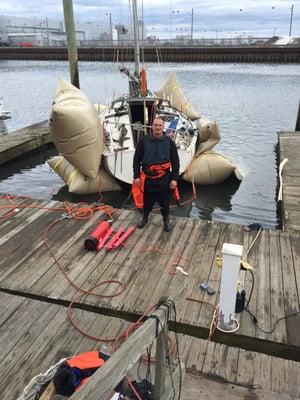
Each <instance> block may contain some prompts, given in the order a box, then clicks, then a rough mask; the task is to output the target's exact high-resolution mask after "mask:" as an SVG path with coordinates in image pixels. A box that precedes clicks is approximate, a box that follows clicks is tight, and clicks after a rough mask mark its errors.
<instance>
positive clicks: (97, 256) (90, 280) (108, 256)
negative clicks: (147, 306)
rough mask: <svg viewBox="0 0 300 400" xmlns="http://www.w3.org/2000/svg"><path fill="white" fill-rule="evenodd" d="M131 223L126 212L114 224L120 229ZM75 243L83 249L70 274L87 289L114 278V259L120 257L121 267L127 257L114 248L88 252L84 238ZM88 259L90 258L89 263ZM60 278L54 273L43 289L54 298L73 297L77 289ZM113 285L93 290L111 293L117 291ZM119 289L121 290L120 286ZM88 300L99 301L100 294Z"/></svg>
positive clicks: (72, 278)
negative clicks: (84, 244)
mask: <svg viewBox="0 0 300 400" xmlns="http://www.w3.org/2000/svg"><path fill="white" fill-rule="evenodd" d="M130 223H131V220H130V219H129V218H128V215H127V213H124V214H123V216H122V217H121V215H120V216H119V218H118V219H117V220H116V222H114V224H113V226H114V227H116V229H118V228H119V226H120V225H122V226H123V227H125V228H127V226H129V225H130ZM75 245H77V247H78V246H79V247H80V248H81V249H82V250H81V251H80V252H79V253H77V256H76V258H75V259H73V260H72V262H71V263H70V268H69V271H68V276H69V278H70V279H71V280H73V281H74V282H76V284H77V285H81V287H84V288H85V290H88V289H90V288H92V287H93V286H95V285H96V284H97V282H99V281H105V280H110V279H114V273H116V268H115V267H114V265H113V261H114V260H115V259H118V264H117V267H119V268H120V266H121V265H122V262H123V259H124V258H125V255H123V252H118V250H112V251H111V252H110V253H106V252H105V249H104V250H102V252H100V253H97V252H88V251H87V250H85V249H84V248H83V238H81V243H80V240H79V242H77V243H75ZM125 252H126V251H125ZM86 260H88V263H87V262H86ZM59 278H60V277H59V276H57V275H54V276H53V278H52V279H51V281H50V282H49V283H48V284H47V285H46V286H45V287H44V289H43V290H44V291H45V293H46V294H47V293H49V295H50V296H51V297H53V298H59V297H60V296H63V297H64V298H70V297H71V298H72V297H73V295H74V294H75V293H76V292H77V289H74V288H70V287H67V288H66V286H65V284H64V282H62V281H61V280H60V279H59ZM113 286H114V287H112V286H108V285H104V286H102V285H101V287H99V288H98V289H96V288H95V290H94V291H93V292H94V293H95V292H96V293H104V294H106V295H110V294H112V292H115V291H116V286H115V285H113ZM117 289H118V290H119V288H117ZM80 302H81V303H84V302H86V299H85V296H82V297H81V299H80ZM88 302H89V303H90V304H95V303H99V302H100V300H99V296H90V297H89V299H88Z"/></svg>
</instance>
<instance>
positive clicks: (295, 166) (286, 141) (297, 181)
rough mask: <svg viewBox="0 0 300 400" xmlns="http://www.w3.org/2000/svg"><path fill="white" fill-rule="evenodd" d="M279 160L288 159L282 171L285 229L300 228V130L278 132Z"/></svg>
mask: <svg viewBox="0 0 300 400" xmlns="http://www.w3.org/2000/svg"><path fill="white" fill-rule="evenodd" d="M278 142H279V162H281V161H283V160H284V159H287V160H288V161H287V162H286V164H285V165H284V167H283V171H282V180H283V187H282V205H281V218H282V228H283V229H284V230H290V229H294V230H298V231H299V230H300V161H299V160H300V132H284V131H281V132H279V133H278Z"/></svg>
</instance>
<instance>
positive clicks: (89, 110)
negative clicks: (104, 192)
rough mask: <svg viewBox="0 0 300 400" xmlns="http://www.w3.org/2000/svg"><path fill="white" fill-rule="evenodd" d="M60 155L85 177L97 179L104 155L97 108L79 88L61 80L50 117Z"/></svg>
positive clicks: (53, 137) (52, 132) (52, 131)
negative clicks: (102, 155) (102, 154)
mask: <svg viewBox="0 0 300 400" xmlns="http://www.w3.org/2000/svg"><path fill="white" fill-rule="evenodd" d="M50 132H51V135H52V139H53V142H54V144H55V146H56V147H57V149H58V151H59V152H60V153H61V154H62V155H63V156H64V157H65V158H66V159H67V160H68V161H69V162H70V163H71V164H72V165H74V167H75V168H77V169H78V170H79V171H80V172H81V173H82V174H83V175H86V176H88V177H90V178H96V176H97V173H98V170H99V166H100V161H101V153H102V145H103V134H102V125H101V122H100V119H99V115H98V113H97V111H96V109H95V107H94V106H93V105H92V104H91V103H90V102H89V100H88V98H87V97H86V96H85V95H84V94H83V93H82V92H81V91H80V90H79V89H77V88H76V87H75V86H73V85H71V84H70V83H68V82H65V81H63V80H59V81H58V84H57V89H56V94H55V98H54V102H53V106H52V110H51V115H50Z"/></svg>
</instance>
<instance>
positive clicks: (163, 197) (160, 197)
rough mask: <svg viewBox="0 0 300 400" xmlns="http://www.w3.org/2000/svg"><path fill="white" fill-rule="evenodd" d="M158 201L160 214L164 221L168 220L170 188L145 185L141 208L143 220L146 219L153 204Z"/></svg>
mask: <svg viewBox="0 0 300 400" xmlns="http://www.w3.org/2000/svg"><path fill="white" fill-rule="evenodd" d="M156 202H158V203H159V206H160V210H161V214H162V216H163V220H164V221H168V220H169V215H170V207H169V202H170V189H169V188H168V187H167V188H165V187H163V189H160V190H159V189H158V188H155V189H154V188H152V187H151V188H150V189H149V188H147V185H145V189H144V210H143V214H144V216H143V219H144V220H145V221H147V220H148V217H149V214H150V212H151V211H152V209H153V206H154V204H155V203H156Z"/></svg>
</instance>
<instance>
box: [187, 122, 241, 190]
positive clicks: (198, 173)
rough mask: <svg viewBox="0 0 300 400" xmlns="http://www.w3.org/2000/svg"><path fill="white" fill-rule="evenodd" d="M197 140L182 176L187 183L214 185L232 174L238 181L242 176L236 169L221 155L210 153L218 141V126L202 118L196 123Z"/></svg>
mask: <svg viewBox="0 0 300 400" xmlns="http://www.w3.org/2000/svg"><path fill="white" fill-rule="evenodd" d="M197 129H198V133H199V140H198V141H197V149H196V152H195V156H194V158H193V160H192V162H191V163H190V165H189V167H188V168H187V170H186V171H185V173H184V175H183V179H184V180H185V181H187V182H194V183H195V184H196V185H214V184H217V183H221V182H223V181H225V180H226V179H227V178H229V176H230V175H231V174H232V173H234V174H235V176H236V178H237V179H238V180H240V181H241V180H242V174H241V172H240V171H239V169H238V167H237V166H235V165H234V164H233V163H232V162H231V161H230V160H228V159H227V158H226V157H224V156H222V155H221V154H218V153H215V152H214V151H212V148H213V147H215V146H216V145H217V144H218V143H219V141H220V129H219V125H218V124H217V122H215V121H211V120H210V119H209V118H207V117H205V116H202V117H201V118H200V119H199V121H198V122H197Z"/></svg>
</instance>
